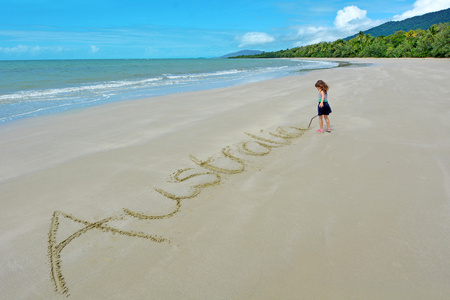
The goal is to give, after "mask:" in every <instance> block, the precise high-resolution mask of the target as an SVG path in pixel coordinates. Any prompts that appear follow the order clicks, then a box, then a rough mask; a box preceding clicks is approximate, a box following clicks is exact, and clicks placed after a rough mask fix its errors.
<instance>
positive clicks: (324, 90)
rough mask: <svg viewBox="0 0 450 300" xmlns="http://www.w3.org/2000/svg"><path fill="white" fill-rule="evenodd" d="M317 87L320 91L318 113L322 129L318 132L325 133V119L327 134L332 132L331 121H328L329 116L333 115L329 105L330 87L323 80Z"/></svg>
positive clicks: (317, 83) (318, 82)
mask: <svg viewBox="0 0 450 300" xmlns="http://www.w3.org/2000/svg"><path fill="white" fill-rule="evenodd" d="M315 87H316V88H317V90H318V91H319V106H318V107H317V111H318V115H319V126H320V129H319V130H317V132H323V119H325V122H327V129H326V132H331V127H330V119H328V115H329V114H331V107H330V105H329V104H328V85H327V84H326V83H325V82H323V81H322V80H319V81H317V82H316V85H315Z"/></svg>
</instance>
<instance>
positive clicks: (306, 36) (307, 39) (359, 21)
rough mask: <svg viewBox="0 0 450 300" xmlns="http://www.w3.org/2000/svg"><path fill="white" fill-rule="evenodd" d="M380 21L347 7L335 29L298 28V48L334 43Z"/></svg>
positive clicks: (340, 14)
mask: <svg viewBox="0 0 450 300" xmlns="http://www.w3.org/2000/svg"><path fill="white" fill-rule="evenodd" d="M449 1H450V0H449ZM381 23H382V22H381V21H379V20H372V19H370V18H368V17H367V11H366V10H363V9H360V8H359V7H357V6H355V5H351V6H346V7H344V8H343V9H341V10H339V11H338V12H337V13H336V18H335V20H334V27H323V26H320V27H313V26H302V27H298V28H297V34H296V39H297V42H296V43H295V46H296V47H299V46H304V45H310V44H316V43H319V42H322V41H334V40H337V39H340V38H345V37H348V36H350V35H353V34H355V33H357V32H358V31H364V30H367V29H369V28H372V27H375V26H378V25H380V24H381Z"/></svg>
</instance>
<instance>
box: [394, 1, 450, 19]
mask: <svg viewBox="0 0 450 300" xmlns="http://www.w3.org/2000/svg"><path fill="white" fill-rule="evenodd" d="M449 7H450V0H417V1H416V2H414V4H413V9H411V10H408V11H406V12H404V13H403V14H401V15H396V16H394V18H393V19H394V20H395V21H400V20H404V19H407V18H411V17H414V16H420V15H423V14H426V13H430V12H435V11H439V10H443V9H446V8H449Z"/></svg>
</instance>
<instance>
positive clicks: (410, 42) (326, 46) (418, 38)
mask: <svg viewBox="0 0 450 300" xmlns="http://www.w3.org/2000/svg"><path fill="white" fill-rule="evenodd" d="M293 57H344V58H345V57H392V58H398V57H441V58H443V57H450V24H449V23H440V24H434V25H432V26H430V27H429V28H428V29H427V30H423V29H416V30H409V31H403V30H399V31H397V32H395V33H394V34H391V35H387V36H384V35H380V36H378V37H373V36H372V35H370V34H366V33H364V32H362V31H361V32H359V34H358V35H356V36H355V37H354V38H352V39H350V40H348V41H347V40H345V39H338V40H336V41H334V42H320V43H317V44H313V45H308V46H302V47H297V48H292V49H286V50H280V51H275V52H263V53H261V54H257V55H251V56H237V57H234V58H293Z"/></svg>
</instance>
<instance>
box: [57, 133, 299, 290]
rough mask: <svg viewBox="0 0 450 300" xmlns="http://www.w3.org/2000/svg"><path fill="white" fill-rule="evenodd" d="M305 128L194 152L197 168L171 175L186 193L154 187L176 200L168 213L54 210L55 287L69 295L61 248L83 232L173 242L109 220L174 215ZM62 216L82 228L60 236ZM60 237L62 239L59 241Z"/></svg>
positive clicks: (150, 218) (260, 134) (254, 135)
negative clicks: (94, 214) (91, 214)
mask: <svg viewBox="0 0 450 300" xmlns="http://www.w3.org/2000/svg"><path fill="white" fill-rule="evenodd" d="M304 131H305V129H301V128H299V127H294V126H286V127H284V128H283V127H278V128H277V129H276V130H275V132H266V131H263V130H261V132H260V133H259V134H258V135H256V134H251V133H246V135H247V136H248V137H249V138H250V139H249V140H247V141H243V142H240V143H238V144H236V145H234V146H227V147H225V148H223V149H222V151H221V152H220V153H219V154H218V155H217V154H216V155H215V156H211V157H209V158H207V159H206V160H202V159H199V158H197V157H195V156H193V155H190V156H189V158H190V160H191V161H192V162H193V164H194V165H195V167H194V168H184V169H179V170H178V171H176V172H175V173H174V174H173V175H172V178H171V180H170V181H171V182H172V183H176V184H186V185H188V187H189V192H188V193H187V194H184V195H182V194H177V193H176V192H173V191H169V190H167V189H163V188H155V191H156V192H158V193H160V194H161V195H163V196H164V197H166V198H168V199H170V200H171V201H173V202H174V206H173V209H172V210H171V211H170V212H169V213H166V214H161V215H149V214H146V213H142V212H138V211H132V210H129V209H126V208H124V209H123V211H122V212H121V213H119V214H116V215H113V216H109V217H105V218H103V219H101V220H99V221H96V222H92V221H86V220H83V219H80V218H77V217H74V216H72V215H71V214H68V213H64V212H62V211H55V212H54V213H53V216H52V220H51V225H50V231H49V233H48V257H49V259H50V267H51V279H52V281H53V283H54V287H55V291H56V292H58V293H60V294H63V295H69V293H68V292H69V289H68V286H67V284H66V280H65V278H64V276H63V271H62V259H61V252H62V250H63V249H64V248H65V247H66V246H67V245H68V244H69V243H71V242H72V241H73V240H75V239H76V238H78V237H80V236H81V235H83V234H84V233H86V232H88V231H90V230H93V229H99V230H101V231H102V232H110V233H115V234H120V235H126V236H129V237H137V238H143V239H148V240H150V241H153V242H156V243H170V240H169V239H167V238H164V237H161V236H157V235H149V234H145V233H143V232H136V231H128V230H122V229H119V228H115V227H113V226H112V225H111V226H110V225H109V224H110V223H113V221H118V220H126V219H127V218H129V219H130V218H131V219H138V220H158V219H167V218H170V217H173V216H174V215H175V214H176V213H178V212H179V211H180V209H181V205H182V200H184V199H191V198H194V197H196V196H197V195H199V194H200V193H201V191H202V190H203V189H204V188H206V187H210V186H213V185H218V184H220V183H221V181H222V176H228V175H232V174H238V173H242V172H244V171H245V168H246V166H247V165H248V163H249V162H250V161H249V160H248V159H249V158H250V157H255V156H256V157H257V156H265V155H268V154H269V153H270V152H271V151H272V149H273V148H277V147H282V146H286V145H289V144H290V143H291V141H292V140H293V139H295V138H298V137H300V136H301V135H302V134H303V133H304ZM61 218H66V219H70V220H72V221H74V222H76V223H79V224H81V225H82V228H81V229H79V230H78V231H75V232H73V233H72V234H70V235H69V236H68V237H66V238H64V239H62V240H61V239H58V230H59V221H60V219H61ZM57 240H59V242H58V241H57Z"/></svg>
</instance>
